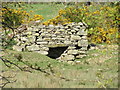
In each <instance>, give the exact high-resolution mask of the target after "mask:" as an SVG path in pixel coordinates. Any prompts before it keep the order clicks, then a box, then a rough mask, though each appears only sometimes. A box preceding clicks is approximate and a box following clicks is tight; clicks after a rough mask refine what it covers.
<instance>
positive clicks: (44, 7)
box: [25, 3, 65, 21]
mask: <svg viewBox="0 0 120 90" xmlns="http://www.w3.org/2000/svg"><path fill="white" fill-rule="evenodd" d="M26 6H27V7H26V8H25V10H26V11H27V12H30V11H33V14H38V15H42V16H43V17H44V20H43V21H46V20H48V19H52V18H53V17H55V16H57V15H58V11H59V10H60V9H63V8H65V5H63V4H51V3H43V4H40V3H36V4H28V5H27V4H26Z"/></svg>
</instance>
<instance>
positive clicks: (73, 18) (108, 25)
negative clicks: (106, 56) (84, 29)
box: [43, 4, 120, 44]
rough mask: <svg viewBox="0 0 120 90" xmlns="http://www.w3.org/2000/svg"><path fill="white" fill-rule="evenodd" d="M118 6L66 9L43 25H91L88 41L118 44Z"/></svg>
mask: <svg viewBox="0 0 120 90" xmlns="http://www.w3.org/2000/svg"><path fill="white" fill-rule="evenodd" d="M118 10H119V6H118V5H113V6H112V5H109V4H105V5H101V4H99V5H94V4H93V5H91V6H82V7H81V8H80V7H78V6H73V7H66V8H65V9H62V10H59V13H58V16H56V17H55V18H53V19H50V20H48V21H46V22H44V23H43V24H45V25H49V24H54V25H57V24H64V23H69V22H86V23H87V24H88V25H89V31H88V37H89V38H88V39H89V41H90V42H92V43H109V44H110V43H116V42H117V38H118V37H119V35H118V24H119V20H120V19H119V16H120V15H119V12H118Z"/></svg>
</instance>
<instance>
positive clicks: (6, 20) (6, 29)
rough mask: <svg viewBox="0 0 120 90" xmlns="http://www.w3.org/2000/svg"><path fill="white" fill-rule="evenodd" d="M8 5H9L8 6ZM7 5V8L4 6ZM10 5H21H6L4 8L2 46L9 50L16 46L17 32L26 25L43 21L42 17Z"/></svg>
mask: <svg viewBox="0 0 120 90" xmlns="http://www.w3.org/2000/svg"><path fill="white" fill-rule="evenodd" d="M7 4H8V5H7ZM4 5H5V6H4ZM9 5H19V4H16V3H4V4H3V7H2V27H3V28H2V33H3V37H2V46H3V48H4V49H6V48H9V49H11V47H12V46H13V45H14V44H16V42H15V41H14V39H13V38H14V36H15V30H17V28H18V27H19V26H20V25H22V24H24V23H27V24H28V23H30V22H31V21H37V20H41V21H42V20H43V19H44V18H43V16H41V15H32V13H28V12H26V11H24V10H23V8H16V7H14V8H13V7H9Z"/></svg>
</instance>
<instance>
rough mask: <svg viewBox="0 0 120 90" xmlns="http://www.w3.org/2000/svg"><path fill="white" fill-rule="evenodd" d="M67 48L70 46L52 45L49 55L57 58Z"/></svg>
mask: <svg viewBox="0 0 120 90" xmlns="http://www.w3.org/2000/svg"><path fill="white" fill-rule="evenodd" d="M67 48H68V46H66V47H54V48H53V47H51V48H49V51H48V55H47V56H48V57H50V58H53V59H56V58H58V57H60V56H61V54H63V53H64V51H65V50H66V49H67Z"/></svg>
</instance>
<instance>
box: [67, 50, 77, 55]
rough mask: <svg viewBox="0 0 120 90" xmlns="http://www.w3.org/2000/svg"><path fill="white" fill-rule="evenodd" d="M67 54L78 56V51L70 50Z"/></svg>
mask: <svg viewBox="0 0 120 90" xmlns="http://www.w3.org/2000/svg"><path fill="white" fill-rule="evenodd" d="M67 53H68V54H72V55H76V54H78V50H69V51H68V52H67Z"/></svg>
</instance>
